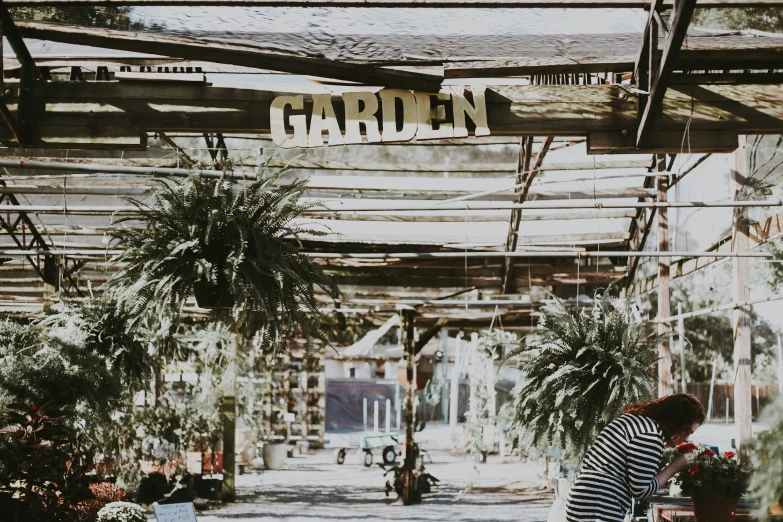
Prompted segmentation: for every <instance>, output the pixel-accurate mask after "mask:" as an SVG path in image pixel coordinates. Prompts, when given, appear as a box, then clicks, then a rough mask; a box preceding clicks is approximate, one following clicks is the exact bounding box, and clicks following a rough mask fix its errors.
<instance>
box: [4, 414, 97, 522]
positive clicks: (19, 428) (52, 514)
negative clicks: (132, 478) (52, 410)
mask: <svg viewBox="0 0 783 522" xmlns="http://www.w3.org/2000/svg"><path fill="white" fill-rule="evenodd" d="M46 409H47V408H46V406H42V407H38V406H36V405H30V406H24V405H19V404H14V405H11V406H10V408H9V410H8V411H6V412H5V414H4V415H3V422H2V426H3V427H2V428H0V510H2V513H3V517H4V518H3V520H12V521H14V522H22V521H24V522H76V521H78V520H80V519H81V516H82V511H81V509H80V508H81V506H82V503H83V502H84V501H89V500H90V499H92V498H94V496H93V494H92V493H91V491H90V489H89V487H88V484H89V481H88V477H87V473H88V472H89V471H91V460H92V459H91V456H90V455H88V454H84V453H82V452H79V451H78V449H77V448H78V441H77V435H78V434H77V432H76V431H75V430H74V429H73V428H70V427H68V426H67V425H65V424H64V423H62V422H61V421H60V419H57V418H54V417H51V416H49V415H48V414H47V413H45V412H46ZM6 517H8V518H6Z"/></svg>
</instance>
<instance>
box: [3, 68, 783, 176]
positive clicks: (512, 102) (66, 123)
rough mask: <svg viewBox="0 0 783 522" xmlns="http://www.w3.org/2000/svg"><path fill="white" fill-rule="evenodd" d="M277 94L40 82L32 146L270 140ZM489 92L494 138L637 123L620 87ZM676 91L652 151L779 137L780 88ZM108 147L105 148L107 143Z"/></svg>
mask: <svg viewBox="0 0 783 522" xmlns="http://www.w3.org/2000/svg"><path fill="white" fill-rule="evenodd" d="M9 86H10V87H11V90H12V91H15V90H17V89H16V88H15V87H16V86H18V83H17V84H16V85H14V84H12V83H10V81H9V83H7V87H9ZM263 87H266V88H268V89H270V90H262V88H263ZM276 88H279V87H273V86H271V85H268V86H259V89H242V88H231V87H216V86H192V85H187V84H181V85H169V84H165V83H162V84H154V85H149V84H143V83H139V84H132V82H131V84H129V83H125V82H104V81H101V82H78V83H77V82H46V83H45V84H43V83H41V84H37V85H36V86H35V87H34V90H33V93H32V94H33V101H34V102H35V103H34V105H35V104H37V103H39V102H45V107H46V110H42V109H41V108H39V109H38V110H39V112H37V113H36V114H35V121H34V125H33V126H34V129H33V130H34V132H35V134H36V136H37V137H38V138H40V139H41V140H45V143H40V144H39V145H38V146H47V147H52V148H59V149H63V148H67V149H73V148H111V147H119V146H121V147H125V148H127V147H128V146H131V144H135V146H136V147H138V146H140V137H139V136H140V135H141V134H142V133H144V136H146V132H154V131H164V132H187V131H198V132H205V131H210V132H224V133H225V132H237V133H268V132H270V122H269V113H270V105H271V101H272V99H274V97H275V96H276V95H277V94H279V92H276V91H275V90H274V89H276ZM488 88H489V90H491V91H492V92H491V93H490V92H488V93H487V119H488V122H489V127H490V129H491V131H492V133H493V134H494V135H496V136H502V135H506V136H509V135H511V136H513V135H516V136H523V135H533V134H544V135H547V136H579V135H581V136H584V135H588V145H589V147H588V149H589V150H591V151H594V150H596V147H598V148H607V147H608V148H609V150H611V151H612V152H621V151H623V150H626V149H624V147H631V150H633V147H635V139H634V138H635V135H634V134H633V133H632V132H629V130H630V131H632V130H633V129H634V128H635V125H636V121H637V101H636V97H634V96H627V93H625V91H623V89H621V88H620V87H619V86H615V85H603V86H600V85H599V86H594V87H592V88H590V89H585V88H584V87H583V86H579V85H532V86H490V87H488ZM683 89H684V91H683V92H679V91H678V90H676V89H669V93H668V94H667V96H666V99H665V101H664V111H665V112H666V113H667V115H668V117H667V118H666V119H665V120H664V121H660V122H658V124H657V125H658V126H660V127H662V129H661V130H660V131H659V132H656V133H655V134H654V136H653V137H654V138H657V137H659V136H669V137H668V138H667V140H665V141H663V142H661V143H659V144H658V145H657V147H660V148H664V147H666V148H664V149H663V150H657V152H680V151H681V150H682V132H683V130H684V128H685V126H686V125H687V124H689V122H690V128H691V133H690V137H691V149H692V150H693V151H696V150H698V151H701V152H714V151H715V150H714V149H715V148H720V150H725V149H726V148H728V147H732V146H733V147H734V148H736V134H737V133H738V132H748V133H753V134H771V133H777V134H779V133H780V132H781V130H783V105H781V104H778V103H771V102H772V101H776V100H779V99H780V98H781V97H782V96H783V86H781V85H763V86H761V85H709V86H701V85H698V86H686V87H684V88H683ZM496 95H497V96H496ZM17 99H18V95H17V94H15V93H13V92H12V94H11V96H10V98H9V99H8V100H7V101H8V102H9V104H10V103H13V102H14V101H16V100H17ZM154 104H166V105H171V106H172V109H171V110H167V111H160V110H157V109H155V108H154ZM333 105H334V107H335V111H337V112H338V113H339V111H341V110H343V105H342V100H341V99H340V98H338V97H335V98H334V101H333ZM43 106H44V103H41V104H40V107H43ZM36 107H38V106H37V105H36ZM179 107H182V108H181V109H179ZM117 108H120V109H121V110H120V111H118V110H117ZM308 110H310V111H311V110H312V102H311V101H310V100H308V99H307V97H305V102H304V111H305V112H306V111H308ZM624 130H625V131H626V134H627V135H628V138H629V140H628V141H629V143H627V144H623V143H619V144H618V143H609V142H606V141H605V140H603V138H601V137H600V136H598V134H600V133H602V132H603V133H610V134H611V133H615V134H616V135H617V136H620V135H621V133H622V131H624ZM717 131H720V132H717ZM700 133H701V134H700ZM723 133H725V134H726V136H728V137H732V138H733V140H734V141H733V143H729V142H728V141H725V142H724V140H722V139H721V138H722V134H723ZM702 134H704V135H703V136H702ZM108 139H111V140H112V141H111V142H109V143H106V142H104V140H108ZM121 140H122V142H121ZM124 140H127V144H125V143H126V142H125V141H124ZM610 141H611V140H610ZM711 148H712V149H711ZM510 172H514V170H513V169H512V170H511V171H510Z"/></svg>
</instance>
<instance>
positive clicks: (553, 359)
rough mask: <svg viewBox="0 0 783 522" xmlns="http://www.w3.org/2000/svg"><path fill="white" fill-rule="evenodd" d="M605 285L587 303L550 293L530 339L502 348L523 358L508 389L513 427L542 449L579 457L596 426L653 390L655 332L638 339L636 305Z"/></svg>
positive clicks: (640, 324)
mask: <svg viewBox="0 0 783 522" xmlns="http://www.w3.org/2000/svg"><path fill="white" fill-rule="evenodd" d="M610 292H611V286H610V287H609V288H608V289H606V291H604V292H603V293H601V292H598V291H597V292H596V293H595V296H594V299H593V302H592V305H591V306H588V307H580V306H570V305H567V304H565V303H564V302H563V301H561V300H560V299H557V298H553V302H552V303H551V304H549V305H547V306H546V307H544V308H543V309H542V311H541V312H542V317H541V322H540V323H539V331H537V332H535V335H534V337H531V339H532V341H531V342H530V343H526V341H525V340H523V341H522V342H521V343H520V345H519V346H518V347H516V348H515V349H513V350H511V351H510V352H509V353H508V354H507V355H506V359H510V358H516V357H519V358H523V359H528V360H529V362H528V363H527V364H526V366H525V367H524V373H523V380H522V382H521V383H520V384H519V385H518V386H517V387H516V388H515V390H514V392H513V401H514V407H515V413H514V420H513V429H514V430H515V431H516V432H517V434H518V437H519V440H520V441H523V442H526V443H529V444H530V447H532V448H533V449H534V450H537V451H538V452H540V453H541V454H547V453H548V452H550V451H552V450H558V452H559V454H560V455H561V456H563V457H565V460H567V461H571V462H572V463H578V462H580V461H581V459H582V457H583V456H584V454H585V452H586V451H587V449H588V448H589V446H590V444H591V443H592V441H593V440H594V438H595V437H596V436H597V435H598V432H599V431H600V430H601V429H602V428H604V427H605V426H606V425H607V424H608V423H609V422H611V421H612V420H613V419H614V418H616V417H618V416H620V415H622V414H623V411H624V409H625V408H626V407H627V406H628V405H629V404H630V403H634V402H642V401H645V400H647V399H649V398H650V397H651V395H652V388H651V383H650V380H651V378H650V377H651V376H650V368H651V367H652V366H653V364H654V363H655V361H656V360H657V359H658V355H657V349H656V347H655V344H656V341H657V338H652V339H649V340H647V341H644V336H645V327H644V323H643V322H642V319H641V317H640V314H639V313H638V311H637V310H636V307H635V305H634V304H633V303H632V302H631V301H630V300H627V299H618V298H614V297H612V296H611V294H610Z"/></svg>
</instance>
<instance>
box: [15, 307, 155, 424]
mask: <svg viewBox="0 0 783 522" xmlns="http://www.w3.org/2000/svg"><path fill="white" fill-rule="evenodd" d="M128 328H129V325H128V315H127V313H125V312H123V311H122V310H121V309H119V308H117V307H116V306H115V305H114V303H112V302H110V301H92V302H87V303H58V304H56V305H55V306H54V307H53V310H52V312H51V313H50V315H48V316H45V317H44V318H42V319H39V320H37V321H34V322H33V323H32V324H28V325H22V324H18V323H14V322H11V321H3V322H0V357H2V361H3V364H2V365H0V405H3V406H8V405H9V404H11V403H27V404H31V403H40V402H42V401H44V400H48V399H51V398H53V397H56V398H57V405H58V409H59V410H60V411H62V412H64V413H68V414H74V413H75V412H77V411H78V417H79V418H81V419H83V420H86V419H90V420H91V421H93V420H95V419H104V420H109V418H110V416H111V414H112V413H113V412H114V411H115V410H116V409H118V408H121V407H122V404H123V403H124V402H126V401H127V400H128V399H129V396H130V392H133V391H135V390H139V389H143V388H144V387H145V386H146V383H147V377H148V375H149V372H150V367H152V366H153V365H152V361H151V359H150V358H149V356H148V355H147V352H146V346H145V345H144V343H143V342H142V341H141V340H140V339H138V338H136V336H135V335H134V334H132V333H130V332H129V330H128ZM75 420H76V419H74V421H75Z"/></svg>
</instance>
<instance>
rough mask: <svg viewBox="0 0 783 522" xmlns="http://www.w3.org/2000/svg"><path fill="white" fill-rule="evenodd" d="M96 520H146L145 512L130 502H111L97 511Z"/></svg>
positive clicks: (110, 521)
mask: <svg viewBox="0 0 783 522" xmlns="http://www.w3.org/2000/svg"><path fill="white" fill-rule="evenodd" d="M98 522H147V512H146V511H144V509H142V508H141V506H138V505H137V504H132V503H130V502H111V503H109V504H106V505H105V506H104V507H102V508H101V510H100V511H98Z"/></svg>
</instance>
